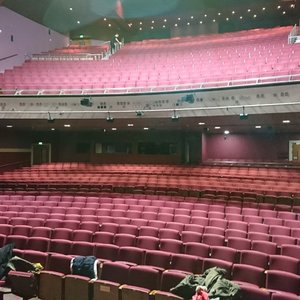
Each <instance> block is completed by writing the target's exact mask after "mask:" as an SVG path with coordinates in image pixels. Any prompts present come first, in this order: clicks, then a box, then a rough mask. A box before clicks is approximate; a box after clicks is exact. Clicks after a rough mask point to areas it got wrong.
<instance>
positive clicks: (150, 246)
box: [136, 236, 160, 250]
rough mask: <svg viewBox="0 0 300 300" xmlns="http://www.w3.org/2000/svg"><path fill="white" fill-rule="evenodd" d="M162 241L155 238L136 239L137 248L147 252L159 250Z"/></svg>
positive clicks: (139, 237)
mask: <svg viewBox="0 0 300 300" xmlns="http://www.w3.org/2000/svg"><path fill="white" fill-rule="evenodd" d="M159 243H160V240H159V238H157V237H154V236H138V237H137V238H136V247H138V248H142V249H147V250H158V249H159Z"/></svg>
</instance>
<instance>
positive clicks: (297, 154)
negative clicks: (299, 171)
mask: <svg viewBox="0 0 300 300" xmlns="http://www.w3.org/2000/svg"><path fill="white" fill-rule="evenodd" d="M292 161H294V162H300V144H296V143H293V145H292Z"/></svg>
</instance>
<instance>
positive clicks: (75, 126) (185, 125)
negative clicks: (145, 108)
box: [0, 113, 300, 134]
mask: <svg viewBox="0 0 300 300" xmlns="http://www.w3.org/2000/svg"><path fill="white" fill-rule="evenodd" d="M284 120H289V121H290V122H289V123H283V121H284ZM65 124H68V125H70V127H65V126H64V125H65ZM128 124H132V125H131V126H128ZM7 125H9V127H8V128H7V127H6V126H7ZM11 126H12V127H11ZM256 126H261V127H260V128H256ZM215 127H220V128H215ZM0 128H1V129H2V130H6V131H7V132H9V131H12V130H34V131H67V130H72V131H99V132H113V131H115V132H120V131H121V132H132V131H141V130H145V131H146V130H149V131H153V130H165V131H173V130H175V131H177V130H181V131H185V130H186V131H191V130H192V131H202V132H206V133H208V134H209V133H212V134H213V133H223V132H224V131H225V130H229V131H230V133H264V134H275V133H299V129H300V114H299V113H284V114H259V115H248V118H247V119H246V120H241V119H240V116H239V115H237V116H210V117H189V118H180V117H179V119H177V120H172V116H170V118H143V117H141V118H140V117H135V118H132V119H124V118H122V119H121V118H120V119H118V118H115V119H114V120H113V122H108V121H106V119H103V118H102V119H80V120H75V119H68V120H64V119H56V120H54V121H52V122H49V121H48V120H47V119H10V120H8V119H6V120H5V119H1V120H0ZM113 128H116V129H115V130H114V129H113ZM147 128H148V129H147Z"/></svg>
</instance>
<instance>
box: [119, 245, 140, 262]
mask: <svg viewBox="0 0 300 300" xmlns="http://www.w3.org/2000/svg"><path fill="white" fill-rule="evenodd" d="M144 256H145V250H144V249H140V248H136V247H120V249H119V253H118V261H123V262H127V263H132V264H137V265H141V264H143V261H144Z"/></svg>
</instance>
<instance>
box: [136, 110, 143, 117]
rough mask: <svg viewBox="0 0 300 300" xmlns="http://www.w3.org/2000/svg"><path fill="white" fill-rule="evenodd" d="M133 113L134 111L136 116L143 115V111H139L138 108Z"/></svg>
mask: <svg viewBox="0 0 300 300" xmlns="http://www.w3.org/2000/svg"><path fill="white" fill-rule="evenodd" d="M135 113H136V116H137V117H142V116H143V115H144V113H143V112H142V111H140V110H139V111H136V112H135Z"/></svg>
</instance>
